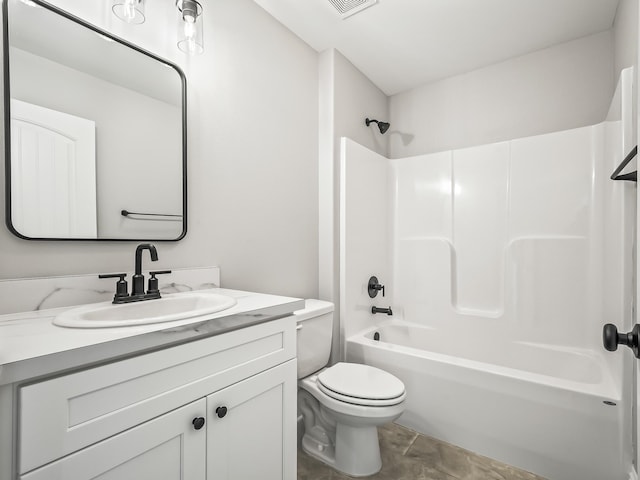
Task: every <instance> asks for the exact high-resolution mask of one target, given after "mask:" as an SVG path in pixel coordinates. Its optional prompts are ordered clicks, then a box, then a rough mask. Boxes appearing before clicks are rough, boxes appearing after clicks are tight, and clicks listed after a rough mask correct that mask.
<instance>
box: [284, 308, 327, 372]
mask: <svg viewBox="0 0 640 480" xmlns="http://www.w3.org/2000/svg"><path fill="white" fill-rule="evenodd" d="M293 315H294V316H295V317H296V322H297V324H298V325H297V330H296V339H297V341H296V347H297V357H298V378H304V377H306V376H308V375H311V374H312V373H313V372H317V371H318V370H320V369H321V368H323V367H325V366H326V365H327V363H329V355H330V353H331V336H332V333H333V303H331V302H325V301H322V300H312V299H308V300H305V308H304V309H302V310H298V311H296V312H293Z"/></svg>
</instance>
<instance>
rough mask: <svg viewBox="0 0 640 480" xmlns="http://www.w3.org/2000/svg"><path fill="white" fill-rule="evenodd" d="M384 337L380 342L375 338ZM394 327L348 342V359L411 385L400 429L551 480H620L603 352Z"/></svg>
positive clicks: (619, 450)
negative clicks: (494, 342)
mask: <svg viewBox="0 0 640 480" xmlns="http://www.w3.org/2000/svg"><path fill="white" fill-rule="evenodd" d="M375 332H378V333H379V334H380V340H379V341H375V340H374V339H373V338H374V333H375ZM468 337H469V336H468V335H467V336H465V335H450V334H445V333H442V332H440V331H438V330H434V329H431V328H427V327H422V326H419V325H415V324H411V323H407V322H402V321H397V320H394V321H391V322H389V323H386V324H381V325H380V326H378V327H377V328H374V329H370V330H367V331H366V332H362V333H361V334H358V335H354V336H353V337H351V338H348V339H347V360H348V361H350V362H358V363H365V364H367V365H373V366H376V367H379V368H382V369H384V370H386V371H388V372H391V373H393V374H394V375H396V376H397V377H398V378H400V379H401V380H402V381H403V382H404V383H405V386H406V389H407V400H406V406H407V409H406V412H405V413H404V414H403V415H402V416H401V417H400V419H399V420H398V423H400V424H402V425H405V426H407V427H409V428H412V429H414V430H416V431H418V432H421V433H424V434H426V435H430V436H433V437H436V438H439V439H442V440H444V441H447V442H450V443H453V444H455V445H459V446H461V447H463V448H466V449H468V450H471V451H474V452H477V453H480V454H481V455H486V456H489V457H492V458H495V459H497V460H500V461H503V462H505V463H508V464H510V465H514V466H517V467H520V468H523V469H525V470H528V471H531V472H534V473H536V474H538V475H541V476H544V477H546V478H549V479H550V480H622V479H626V478H628V473H629V472H628V467H627V466H626V465H628V463H629V460H628V458H626V457H625V454H624V450H623V438H622V436H623V433H622V430H621V418H622V411H621V408H620V406H618V405H615V406H610V405H606V404H605V403H603V402H604V401H608V402H614V403H616V404H619V402H620V392H619V391H618V390H619V389H618V388H616V386H615V384H614V382H613V378H612V376H611V374H610V373H609V372H608V371H607V370H606V363H605V362H604V360H603V358H602V357H601V356H600V353H599V352H591V351H586V350H579V349H569V348H560V347H555V346H548V345H540V344H532V343H523V342H510V343H503V344H492V345H489V344H487V343H483V342H480V341H477V339H474V338H468Z"/></svg>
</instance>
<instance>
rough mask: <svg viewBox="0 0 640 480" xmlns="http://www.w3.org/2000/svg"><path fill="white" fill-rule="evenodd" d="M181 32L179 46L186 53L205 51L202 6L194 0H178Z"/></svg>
mask: <svg viewBox="0 0 640 480" xmlns="http://www.w3.org/2000/svg"><path fill="white" fill-rule="evenodd" d="M177 5H178V9H179V10H180V13H181V15H180V16H179V17H178V24H179V30H178V31H179V32H180V31H181V32H182V33H181V35H180V36H181V38H179V40H178V48H179V49H180V50H182V51H183V52H185V53H188V54H191V55H195V54H200V53H202V52H203V51H204V46H203V43H202V17H201V15H202V6H201V5H200V4H199V3H198V2H197V1H194V0H183V1H181V0H178V2H177Z"/></svg>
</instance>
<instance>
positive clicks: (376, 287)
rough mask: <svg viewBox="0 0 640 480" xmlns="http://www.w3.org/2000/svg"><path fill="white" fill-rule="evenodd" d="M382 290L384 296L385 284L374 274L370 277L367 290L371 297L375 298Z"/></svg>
mask: <svg viewBox="0 0 640 480" xmlns="http://www.w3.org/2000/svg"><path fill="white" fill-rule="evenodd" d="M380 290H382V296H383V297H384V285H381V284H380V282H379V281H378V277H376V276H375V275H374V276H372V277H371V278H369V283H368V284H367V292H368V293H369V297H371V298H375V296H376V295H378V292H379V291H380Z"/></svg>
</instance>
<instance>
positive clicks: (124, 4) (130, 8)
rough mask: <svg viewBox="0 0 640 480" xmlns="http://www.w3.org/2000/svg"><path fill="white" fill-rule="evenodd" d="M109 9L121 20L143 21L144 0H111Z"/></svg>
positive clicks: (135, 23)
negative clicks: (111, 4) (111, 3)
mask: <svg viewBox="0 0 640 480" xmlns="http://www.w3.org/2000/svg"><path fill="white" fill-rule="evenodd" d="M111 10H113V13H114V14H115V16H116V17H118V18H119V19H120V20H122V21H123V22H127V23H133V24H134V25H139V24H141V23H144V20H145V17H144V0H113V6H112V7H111Z"/></svg>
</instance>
